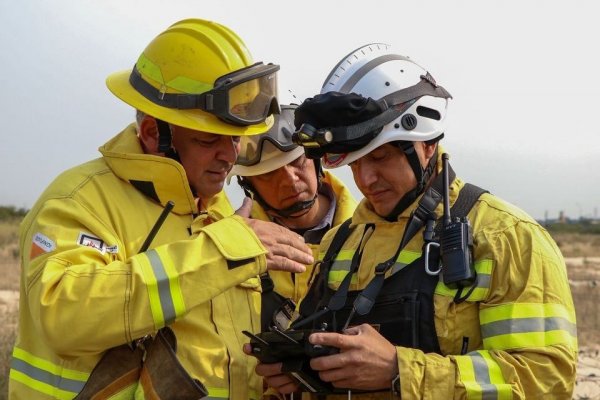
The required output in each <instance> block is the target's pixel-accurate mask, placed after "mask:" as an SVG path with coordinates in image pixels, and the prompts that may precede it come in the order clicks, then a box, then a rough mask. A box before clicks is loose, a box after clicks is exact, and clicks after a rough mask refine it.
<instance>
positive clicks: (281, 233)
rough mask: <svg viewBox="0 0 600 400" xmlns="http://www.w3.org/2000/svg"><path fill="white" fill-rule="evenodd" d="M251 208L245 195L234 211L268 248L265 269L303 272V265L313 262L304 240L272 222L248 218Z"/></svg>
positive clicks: (250, 203) (250, 202)
mask: <svg viewBox="0 0 600 400" xmlns="http://www.w3.org/2000/svg"><path fill="white" fill-rule="evenodd" d="M251 209H252V200H251V199H249V198H248V197H245V198H244V201H243V203H242V205H241V207H240V208H239V209H238V210H237V211H236V212H235V213H236V214H237V215H239V216H240V217H243V218H244V220H245V222H246V223H247V224H248V226H250V228H252V230H254V233H256V236H258V238H259V239H260V241H261V242H262V244H263V246H265V247H266V249H267V250H268V253H267V269H269V270H279V271H288V272H304V271H305V270H306V266H305V265H307V264H312V263H313V262H314V259H313V256H312V251H311V250H310V248H309V247H308V246H307V245H306V243H305V242H304V238H302V236H300V235H298V234H297V233H295V232H292V231H291V230H289V229H287V228H284V227H283V226H280V225H277V224H275V223H273V222H267V221H261V220H258V219H251V218H249V217H250V210H251Z"/></svg>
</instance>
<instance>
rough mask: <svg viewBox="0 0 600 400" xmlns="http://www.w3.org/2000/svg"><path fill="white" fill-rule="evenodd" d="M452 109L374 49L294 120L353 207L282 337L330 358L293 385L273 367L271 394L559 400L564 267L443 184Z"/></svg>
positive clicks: (386, 51) (481, 203)
mask: <svg viewBox="0 0 600 400" xmlns="http://www.w3.org/2000/svg"><path fill="white" fill-rule="evenodd" d="M450 98H451V96H450V94H449V93H448V92H447V91H446V90H445V89H444V88H443V87H441V86H439V85H438V84H437V83H436V81H435V80H434V79H433V78H432V76H431V75H430V74H429V73H428V72H427V70H425V69H423V68H422V67H421V66H419V65H418V64H416V63H415V62H414V61H412V60H411V59H410V58H408V57H405V56H402V55H399V54H397V53H395V52H393V51H392V50H391V49H390V46H388V45H386V44H382V43H372V44H369V45H366V46H364V47H361V48H359V49H357V50H356V51H354V52H352V53H350V54H349V55H348V56H347V57H345V58H343V59H342V60H341V61H340V63H339V64H338V65H337V66H336V67H335V68H334V69H333V70H332V71H331V73H330V75H329V76H328V77H327V79H326V81H325V83H324V85H323V88H322V91H321V94H319V95H316V96H315V97H313V98H311V99H307V100H306V101H305V102H304V103H303V104H302V105H300V106H299V107H298V109H297V110H296V128H298V129H297V132H296V136H295V139H296V141H297V142H299V143H301V144H302V145H303V146H305V151H306V153H307V155H309V156H311V157H322V162H323V164H324V166H325V167H327V168H335V167H341V166H344V165H349V166H350V168H351V169H352V173H353V176H354V180H355V182H356V184H357V186H358V188H359V189H360V190H361V192H362V193H363V194H364V195H365V198H364V199H363V200H362V202H361V203H360V204H359V205H358V207H357V208H356V211H355V212H354V214H353V216H352V219H351V220H349V221H348V222H347V223H344V224H342V225H340V227H339V228H334V229H333V230H331V231H330V232H328V233H327V235H326V236H325V237H324V238H323V241H322V242H321V247H320V253H319V271H318V273H317V275H316V277H315V279H314V280H313V281H312V284H311V287H310V288H309V290H308V292H307V295H306V296H305V297H304V299H303V300H302V301H301V304H300V309H299V312H300V317H299V319H297V320H296V321H294V322H293V324H292V325H291V329H293V330H298V329H305V328H308V329H310V328H313V329H314V328H321V329H322V330H324V331H325V332H317V333H312V334H311V335H310V336H309V339H308V340H309V342H310V343H311V344H312V345H314V346H321V347H318V349H319V351H320V354H323V352H324V350H327V352H328V353H334V354H328V355H324V356H321V357H314V358H312V359H310V360H309V361H307V362H306V365H308V364H309V365H310V367H311V368H312V369H310V370H309V369H299V368H298V369H296V370H294V372H295V377H298V376H299V377H300V378H303V379H302V380H300V379H296V380H292V379H291V377H288V376H287V375H286V373H285V372H282V365H281V363H262V364H259V365H258V367H257V372H258V373H259V374H260V375H263V376H265V377H266V381H267V382H268V383H269V384H270V385H271V386H273V387H275V388H277V389H279V390H280V391H281V392H282V393H289V392H292V391H294V390H296V389H297V388H298V385H300V386H301V387H302V389H303V390H304V391H306V392H312V393H314V394H321V395H323V396H322V398H327V399H330V398H331V399H337V398H339V399H342V398H343V399H346V398H349V397H350V396H351V397H352V398H356V399H389V398H402V399H534V398H542V397H544V398H552V399H564V400H567V399H571V397H572V392H573V389H574V385H575V368H576V363H577V332H576V324H575V310H574V307H573V301H572V298H571V293H570V289H569V283H568V280H567V274H566V268H565V263H564V260H563V258H562V256H561V254H560V251H559V249H558V247H557V246H556V244H555V243H554V241H553V240H552V238H551V237H550V235H549V234H548V232H547V231H546V230H545V229H544V228H543V227H541V226H540V225H539V224H538V223H537V222H536V221H535V220H533V219H532V218H531V217H530V216H528V215H527V214H526V213H525V212H523V211H522V210H520V209H518V208H517V207H515V206H513V205H510V204H508V203H506V202H505V201H503V200H501V199H499V198H498V197H496V196H493V195H491V194H489V193H487V191H485V190H482V189H480V188H478V187H476V186H474V185H471V184H468V183H465V182H464V181H463V180H461V179H460V178H459V177H457V176H456V175H455V173H454V171H453V170H452V168H451V167H450V164H449V162H448V158H449V157H448V155H447V154H445V152H444V149H443V148H441V147H440V145H439V141H440V139H442V137H443V135H444V132H445V117H446V110H447V105H448V102H449V99H450ZM257 348H259V346H256V343H255V344H254V346H246V349H245V350H246V352H248V353H251V352H252V349H257ZM309 348H310V347H309ZM254 354H256V355H258V356H260V354H258V353H257V352H255V351H254ZM284 361H285V360H284ZM295 365H298V363H296V364H295ZM286 367H287V369H285V370H284V371H291V368H293V366H291V365H286ZM307 382H308V383H309V385H307V384H306V383H307Z"/></svg>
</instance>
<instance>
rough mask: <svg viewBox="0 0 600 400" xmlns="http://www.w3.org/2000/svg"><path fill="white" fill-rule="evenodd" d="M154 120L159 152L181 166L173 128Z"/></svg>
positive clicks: (195, 194)
mask: <svg viewBox="0 0 600 400" xmlns="http://www.w3.org/2000/svg"><path fill="white" fill-rule="evenodd" d="M154 120H155V121H156V127H157V130H158V151H159V152H160V153H164V154H165V157H168V158H170V159H172V160H175V161H177V162H178V163H179V164H181V158H180V157H179V153H177V150H175V147H173V143H172V142H173V140H172V135H171V126H170V125H169V124H168V123H167V122H165V121H163V120H162V119H158V118H154ZM189 186H190V190H191V191H192V194H193V195H194V197H197V196H198V194H197V193H196V190H194V188H193V187H192V185H189Z"/></svg>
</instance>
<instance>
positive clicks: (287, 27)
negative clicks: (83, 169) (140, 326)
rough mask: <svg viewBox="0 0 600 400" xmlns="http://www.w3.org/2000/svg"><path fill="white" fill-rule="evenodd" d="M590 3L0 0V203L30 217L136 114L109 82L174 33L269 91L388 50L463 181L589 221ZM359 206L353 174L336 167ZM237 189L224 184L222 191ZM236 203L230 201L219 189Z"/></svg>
mask: <svg viewBox="0 0 600 400" xmlns="http://www.w3.org/2000/svg"><path fill="white" fill-rule="evenodd" d="M596 3H597V1H595V0H588V1H578V0H573V1H564V0H563V1H555V0H546V1H533V0H503V1H481V0H462V1H450V0H445V1H444V0H436V1H427V0H420V1H417V0H414V1H411V0H402V1H400V0H390V1H388V0H378V1H369V2H367V1H358V0H346V1H343V2H341V1H339V2H338V1H324V0H322V1H316V0H303V1H296V2H287V1H285V0H279V1H276V0H268V1H258V0H257V1H250V0H228V1H215V2H213V3H210V2H208V1H206V0H169V1H164V0H102V1H98V0H52V1H44V0H19V1H13V0H0V32H1V33H0V52H1V54H2V55H1V57H0V76H1V77H2V79H1V81H0V82H1V93H2V94H0V118H1V120H0V121H1V122H0V124H1V126H2V128H1V129H2V133H1V136H0V138H1V142H0V168H1V171H2V173H0V205H14V206H16V207H25V208H29V207H31V206H32V205H33V204H34V202H35V201H36V199H37V198H38V196H39V195H40V194H41V193H42V191H43V190H44V188H45V187H46V186H47V185H48V184H49V183H50V182H51V181H52V180H53V179H54V177H55V176H56V175H58V174H59V173H60V172H62V171H63V170H65V169H68V168H71V167H73V166H75V165H78V164H80V163H82V162H85V161H87V160H89V159H92V158H96V157H98V156H99V155H100V154H99V152H98V151H97V149H98V147H99V146H101V145H102V144H104V143H105V142H106V141H108V140H109V139H110V138H111V137H113V136H114V135H115V134H117V133H118V132H120V131H121V130H122V129H123V128H124V127H125V126H126V125H127V124H128V123H130V122H133V119H134V112H133V109H131V108H130V107H129V106H128V105H126V104H125V103H122V102H121V101H119V100H118V99H117V98H116V97H114V96H113V95H112V94H111V93H110V92H109V91H108V89H106V86H105V78H106V76H108V75H109V74H110V73H112V72H115V71H119V70H125V69H130V68H131V67H132V66H133V64H134V63H135V61H136V60H137V58H138V56H139V55H140V54H141V52H142V51H143V49H144V48H145V47H146V45H147V44H148V43H149V42H150V41H151V40H152V39H153V38H154V37H155V36H156V35H157V34H159V33H160V32H162V31H163V30H164V29H166V28H167V27H168V26H169V25H171V24H172V23H173V22H176V21H178V20H180V19H184V18H191V17H195V18H204V19H209V20H214V21H217V22H220V23H221V24H224V25H226V26H228V27H230V28H231V29H233V30H234V31H235V32H236V33H237V34H238V35H239V36H240V37H241V38H242V39H243V40H244V41H245V42H246V44H247V46H248V48H249V49H250V51H251V52H252V54H253V56H254V59H255V61H264V62H273V63H276V64H279V65H280V66H281V70H280V77H279V81H280V88H282V89H284V88H285V89H290V90H292V91H293V92H294V93H295V94H296V96H297V97H298V98H299V99H304V98H307V97H312V96H314V95H315V94H317V93H319V91H320V89H321V84H322V83H323V80H324V79H325V77H326V76H327V74H328V73H329V71H330V70H331V69H332V68H333V67H334V66H335V65H336V64H337V62H338V61H339V60H340V59H342V58H343V57H344V56H345V55H346V54H348V53H350V52H351V51H352V50H354V49H356V48H358V47H360V46H362V45H364V44H367V43H371V42H383V43H388V44H390V45H391V46H392V48H393V50H394V51H396V52H397V53H399V54H403V55H407V56H410V57H411V58H412V59H413V60H415V61H416V62H418V63H419V64H420V65H422V66H423V67H424V68H426V69H427V70H428V71H429V72H430V73H431V74H432V75H433V76H434V77H435V79H436V80H437V82H438V83H439V84H441V85H442V86H444V87H445V88H446V89H448V91H449V92H450V93H451V94H452V95H453V99H452V100H451V102H450V105H449V110H448V117H447V129H446V134H445V138H444V139H443V141H442V144H443V146H444V148H445V149H446V150H447V151H448V152H449V153H450V155H451V158H450V163H451V164H452V166H453V168H454V169H455V170H456V172H457V174H458V175H459V176H461V177H462V178H463V179H464V180H466V181H468V182H471V183H474V184H476V185H478V186H481V187H483V188H486V189H488V190H489V191H490V192H491V193H493V194H496V195H498V196H500V197H502V198H504V199H505V200H507V201H509V202H510V203H513V204H516V205H518V206H519V207H521V208H522V209H524V210H525V211H526V212H528V213H529V214H531V215H532V216H533V217H535V218H538V219H543V218H546V217H547V218H556V217H557V216H558V214H559V212H560V211H563V212H564V213H565V214H566V215H567V216H569V217H571V218H579V217H582V216H583V217H594V216H596V217H600V214H599V212H600V210H599V209H600V179H599V178H600V172H599V171H600V169H599V168H598V160H599V158H600V128H599V126H598V115H599V114H600V99H599V96H600V80H599V79H598V73H600V52H599V51H598V38H600V24H598V22H597V16H598V15H599V10H598V9H599V6H597V5H596ZM333 173H334V174H336V175H337V176H339V177H340V178H341V179H342V180H343V181H344V182H345V183H346V184H348V186H349V187H350V188H351V190H352V191H353V193H354V194H355V195H356V196H357V197H358V198H361V197H362V196H361V195H360V192H359V191H358V190H357V189H356V186H355V185H354V183H353V180H352V175H351V173H350V169H349V167H342V168H340V169H335V170H333ZM232 182H233V181H232ZM226 190H227V192H228V193H229V194H230V196H231V198H232V203H234V205H238V204H240V203H241V197H242V194H241V191H239V188H237V186H236V185H235V183H232V185H230V186H228V187H226Z"/></svg>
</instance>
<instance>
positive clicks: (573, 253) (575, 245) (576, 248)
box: [553, 233, 600, 257]
mask: <svg viewBox="0 0 600 400" xmlns="http://www.w3.org/2000/svg"><path fill="white" fill-rule="evenodd" d="M553 238H554V240H555V241H556V244H558V247H559V248H560V251H561V252H562V253H563V256H565V257H600V235H585V234H581V233H554V234H553Z"/></svg>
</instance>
